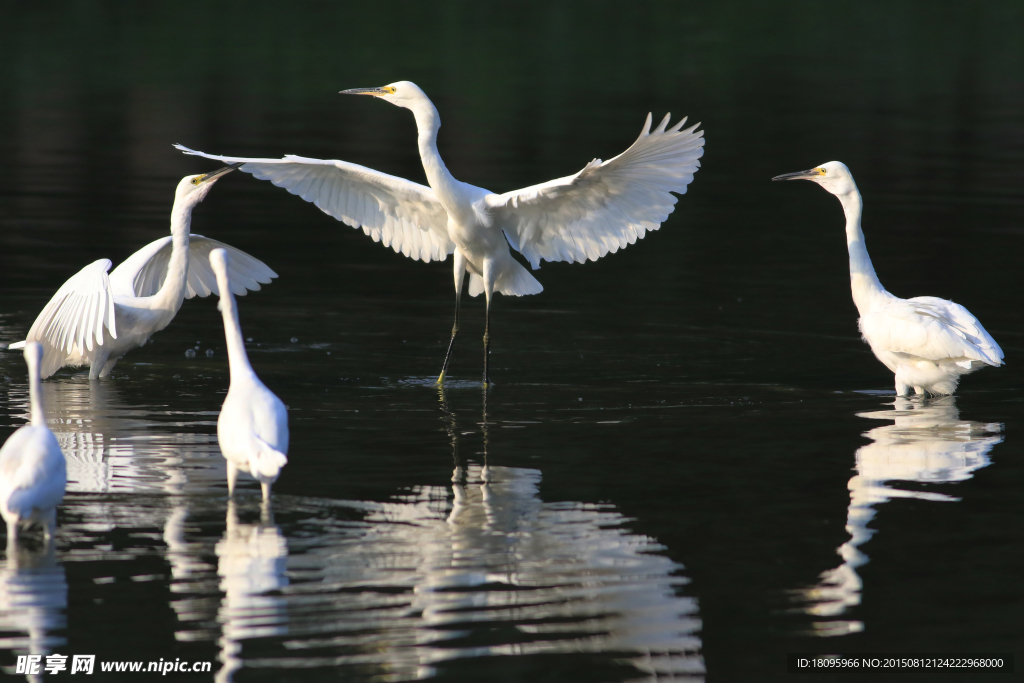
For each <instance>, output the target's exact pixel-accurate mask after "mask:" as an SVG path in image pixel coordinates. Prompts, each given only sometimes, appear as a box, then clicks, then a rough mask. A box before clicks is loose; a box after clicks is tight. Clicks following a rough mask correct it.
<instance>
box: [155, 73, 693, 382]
mask: <svg viewBox="0 0 1024 683" xmlns="http://www.w3.org/2000/svg"><path fill="white" fill-rule="evenodd" d="M342 93H345V94H353V95H370V96H373V97H377V98H380V99H382V100H384V101H386V102H390V103H392V104H394V105H397V106H399V107H403V108H405V109H409V110H410V111H412V113H413V116H414V117H415V118H416V127H417V130H418V131H419V152H420V159H421V160H422V162H423V170H424V171H425V173H426V176H427V183H428V184H429V185H430V187H424V186H423V185H420V184H418V183H414V182H410V181H408V180H404V179H402V178H396V177H395V176H391V175H387V174H385V173H380V172H379V171H374V170H372V169H369V168H365V167H363V166H358V165H356V164H351V163H348V162H345V161H337V160H330V161H324V160H321V159H308V158H304V157H298V156H292V155H288V156H285V157H284V158H283V159H248V158H243V157H226V156H217V155H214V154H206V153H204V152H196V151H194V150H191V149H188V148H187V147H183V146H181V145H175V146H176V147H177V148H178V149H180V150H182V151H184V152H186V153H187V154H196V155H198V156H202V157H206V158H208V159H217V160H221V161H227V162H232V163H238V162H241V163H242V164H243V165H242V166H241V170H242V171H245V172H246V173H252V174H253V175H254V176H256V177H257V178H260V179H261V180H270V181H271V182H272V183H274V184H275V185H277V186H279V187H283V188H285V189H286V190H288V191H289V192H291V193H292V194H297V195H299V196H300V197H302V198H303V199H305V200H306V201H308V202H313V203H314V204H316V206H318V207H319V208H320V209H321V210H322V211H323V212H324V213H327V214H328V215H330V216H333V217H334V218H336V219H338V220H340V221H342V222H344V223H346V224H347V225H350V226H352V227H354V228H360V227H361V228H362V229H363V232H364V233H366V234H367V235H369V236H370V237H372V238H373V239H374V241H381V242H383V243H384V245H385V246H390V247H391V248H392V249H394V250H395V251H396V252H399V253H402V254H405V255H406V256H409V257H410V258H415V259H420V260H422V261H433V260H438V261H443V260H444V259H445V258H447V256H448V254H451V253H454V254H455V259H454V261H455V263H454V270H455V324H454V325H453V326H452V336H451V341H450V342H449V344H448V352H447V353H446V354H445V359H444V364H443V365H442V367H441V375H440V377H438V383H443V382H444V377H445V373H446V372H447V369H448V361H449V359H450V358H451V352H452V346H453V344H454V343H455V335H456V334H457V333H458V331H459V299H460V296H461V294H462V285H463V281H464V279H465V274H466V271H469V274H470V277H469V294H470V296H477V295H478V294H480V293H481V292H483V294H484V296H485V297H486V300H487V314H486V315H487V318H486V323H485V326H484V384H486V383H487V356H488V351H489V345H490V334H489V328H490V310H491V296H492V294H493V293H494V292H500V293H502V294H510V295H513V296H523V295H526V294H538V293H540V292H541V291H542V290H543V287H541V285H540V283H539V282H537V280H536V279H534V277H533V276H532V275H530V273H529V272H528V271H527V270H526V269H525V268H523V267H522V266H521V265H520V264H519V262H518V261H516V260H515V259H514V258H513V257H512V255H511V254H510V253H509V245H511V246H512V248H514V249H516V250H517V251H519V252H520V253H522V254H523V256H525V257H526V260H527V261H529V262H530V264H531V265H532V266H533V268H534V269H537V268H539V267H540V262H541V260H547V261H575V262H577V263H583V262H584V261H587V260H591V261H596V260H597V259H599V258H601V257H602V256H604V255H605V254H607V253H609V252H615V251H618V250H619V249H620V248H623V247H625V246H626V245H627V244H633V243H634V242H636V240H638V239H640V238H642V237H643V236H644V235H645V234H646V232H647V231H648V230H657V229H658V228H659V227H660V225H661V223H662V222H663V221H664V220H665V219H666V218H668V215H669V214H670V213H671V212H672V210H673V208H674V207H675V203H676V201H678V200H677V198H676V197H675V196H673V195H672V194H671V193H673V192H675V193H676V194H684V193H685V192H686V186H687V185H689V184H690V182H692V181H693V174H694V173H695V172H696V171H697V169H698V168H699V167H700V162H699V161H698V159H699V158H700V157H701V155H702V153H703V145H704V138H703V131H696V130H695V129H696V128H697V126H696V125H694V126H690V127H689V128H687V129H685V130H681V129H682V127H683V124H684V123H685V122H686V119H685V118H684V119H682V120H681V121H679V122H678V123H676V124H675V125H674V126H672V127H671V128H669V127H668V124H669V116H668V115H666V116H665V118H664V119H663V120H662V122H661V123H660V124H659V125H658V127H657V128H655V129H654V130H653V131H652V130H651V116H650V114H648V115H647V122H646V123H645V124H644V128H643V131H641V133H640V137H639V138H638V139H637V141H636V142H634V143H633V145H632V146H631V147H630V148H629V149H627V150H626V151H625V152H623V153H622V154H620V155H618V156H617V157H615V158H614V159H610V160H608V161H601V160H600V159H594V160H593V161H591V162H590V163H589V164H587V165H586V166H584V167H583V170H581V171H580V172H579V173H576V174H573V175H570V176H566V177H564V178H558V179H556V180H551V181H549V182H546V183H542V184H540V185H534V186H532V187H527V188H524V189H522V190H515V191H513V192H506V193H505V194H493V193H491V192H489V191H487V190H484V189H481V188H479V187H474V186H472V185H469V184H466V183H463V182H460V181H458V180H456V179H455V178H453V177H452V174H451V173H449V172H448V169H447V168H446V167H445V165H444V162H443V161H442V160H441V156H440V155H439V154H438V152H437V131H438V129H439V128H440V127H441V119H440V118H439V116H438V113H437V109H435V108H434V105H433V104H432V103H431V101H430V100H429V99H428V98H427V96H426V95H425V94H424V93H423V91H422V90H420V89H419V87H418V86H416V84H414V83H410V82H408V81H399V82H397V83H392V84H390V85H386V86H384V87H382V88H356V89H354V90H343V91H342ZM697 125H699V124H697Z"/></svg>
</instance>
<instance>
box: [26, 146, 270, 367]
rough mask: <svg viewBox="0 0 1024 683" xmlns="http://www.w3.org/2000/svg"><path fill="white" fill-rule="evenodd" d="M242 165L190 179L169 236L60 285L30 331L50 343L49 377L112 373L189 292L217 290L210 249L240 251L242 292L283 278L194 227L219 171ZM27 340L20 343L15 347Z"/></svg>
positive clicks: (237, 270) (237, 277)
mask: <svg viewBox="0 0 1024 683" xmlns="http://www.w3.org/2000/svg"><path fill="white" fill-rule="evenodd" d="M237 166H238V164H236V165H235V166H226V167H224V168H221V169H218V170H216V171H213V172H211V173H206V174H203V175H192V176H186V177H185V178H182V179H181V182H180V183H178V188H177V190H176V191H175V193H174V206H173V207H172V208H171V234H170V235H169V236H168V237H164V238H162V239H158V240H157V241H155V242H152V243H150V244H147V245H146V246H145V247H143V248H142V249H139V250H138V251H137V252H135V253H134V254H132V255H131V256H129V257H128V258H127V259H126V260H125V261H124V262H123V263H122V264H121V265H119V266H118V267H117V268H115V269H114V271H113V272H112V273H110V274H109V275H107V271H108V270H110V266H111V263H110V260H109V259H100V260H99V261H95V262H93V263H91V264H89V265H88V266H86V267H85V268H83V269H82V270H80V271H78V273H77V274H75V275H74V276H73V277H72V278H71V279H70V280H68V281H67V282H65V283H64V284H63V285H62V286H61V288H60V289H58V290H57V293H56V294H54V295H53V298H52V299H50V303H48V304H46V308H44V309H43V312H42V313H40V314H39V317H37V318H36V320H35V322H34V323H33V324H32V327H31V329H29V332H28V336H27V338H26V341H38V342H39V343H40V344H42V346H43V350H44V353H43V361H42V365H41V367H40V370H41V374H42V377H43V379H46V378H47V377H49V376H50V375H52V374H53V373H55V372H57V370H60V369H61V368H62V367H64V366H65V365H71V366H79V365H86V364H88V365H89V366H90V367H89V379H96V378H97V377H106V376H107V375H109V374H110V371H111V370H113V369H114V365H115V364H117V361H118V360H119V359H120V358H121V356H123V355H124V354H125V353H127V352H128V351H131V350H132V349H134V348H135V347H137V346H142V345H144V344H145V343H146V342H147V341H148V340H149V338H150V336H152V335H153V334H154V333H156V332H159V331H160V330H162V329H164V328H165V327H167V326H168V325H169V324H170V322H171V321H172V320H174V316H175V315H177V314H178V309H180V308H181V304H182V302H183V301H184V300H185V299H191V298H192V297H194V296H196V295H198V296H208V295H209V294H210V293H211V292H213V293H217V281H216V279H215V278H214V277H213V274H212V273H211V272H210V268H209V254H210V251H211V250H213V249H215V248H218V247H220V248H224V249H228V250H230V251H231V253H232V254H233V255H234V263H235V266H234V272H233V273H232V282H233V283H234V287H235V289H234V290H233V291H234V292H235V293H236V294H238V295H244V294H245V292H246V289H251V290H254V291H255V290H258V289H260V285H259V283H261V282H262V283H264V284H266V283H269V282H270V280H271V278H275V277H277V273H275V272H274V271H273V270H271V269H270V268H269V267H268V266H267V264H265V263H263V262H262V261H259V260H258V259H255V258H253V257H252V256H249V255H248V254H246V253H245V252H243V251H239V250H238V249H235V248H234V247H231V246H228V245H226V244H224V243H223V242H218V241H216V240H211V239H209V238H206V237H203V236H202V235H192V234H190V226H191V223H192V210H193V209H194V208H195V207H196V205H197V204H199V202H201V201H203V199H204V198H205V197H206V195H207V194H208V193H209V192H210V188H212V187H213V184H214V183H215V182H217V179H218V178H220V177H221V176H223V175H224V174H225V173H229V172H230V171H233V170H234V169H235V168H236V167H237ZM104 328H106V332H105V333H104ZM24 345H25V342H18V343H16V344H11V346H10V347H9V348H11V349H17V348H22V347H24Z"/></svg>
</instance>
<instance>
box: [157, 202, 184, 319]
mask: <svg viewBox="0 0 1024 683" xmlns="http://www.w3.org/2000/svg"><path fill="white" fill-rule="evenodd" d="M192 208H193V205H192V204H191V203H190V202H183V201H180V200H177V199H176V200H175V201H174V207H173V208H172V209H171V259H170V261H168V263H167V275H166V276H165V277H164V282H163V284H162V285H161V286H160V289H159V290H158V291H157V293H156V294H154V295H153V296H152V297H151V302H152V304H153V308H161V309H167V310H168V311H171V312H173V313H177V312H178V309H179V308H181V303H182V302H183V301H184V300H185V285H186V282H187V281H188V246H189V244H188V243H189V235H190V234H191V232H192Z"/></svg>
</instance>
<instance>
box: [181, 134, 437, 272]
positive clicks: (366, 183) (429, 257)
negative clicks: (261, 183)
mask: <svg viewBox="0 0 1024 683" xmlns="http://www.w3.org/2000/svg"><path fill="white" fill-rule="evenodd" d="M175 147H176V148H178V149H180V150H181V151H183V152H185V153H186V154H195V155H197V156H201V157H205V158H207V159H216V160H218V161H224V162H226V163H237V162H243V163H244V165H243V166H241V167H240V168H239V170H240V171H245V172H246V173H252V174H253V175H254V176H255V177H257V178H259V179H260V180H269V181H270V182H272V183H274V184H275V185H277V186H278V187H283V188H284V189H286V190H288V191H289V192H291V193H292V194H295V195H298V196H300V197H302V198H303V199H305V200H306V201H307V202H312V203H313V204H316V206H317V207H319V208H320V210H321V211H323V212H324V213H326V214H327V215H329V216H333V217H334V218H336V219H338V220H339V221H341V222H343V223H345V224H346V225H351V226H352V227H353V228H362V229H363V232H364V233H366V234H367V235H369V236H370V237H372V238H373V241H374V242H383V243H384V246H386V247H391V248H392V249H394V250H395V251H396V252H398V253H399V254H405V255H406V256H408V257H409V258H414V259H419V260H421V261H443V260H445V259H446V258H447V257H448V254H450V253H452V252H453V251H455V244H454V243H453V242H452V241H451V240H450V239H449V238H448V213H447V212H446V211H445V210H444V207H443V206H441V203H440V202H439V201H438V200H437V196H436V195H434V191H433V190H431V189H430V188H429V187H425V186H423V185H420V184H418V183H414V182H411V181H408V180H405V179H403V178H397V177H395V176H392V175H388V174H386V173H380V172H379V171H374V170H373V169H370V168H366V167H365V166H359V165H358V164H350V163H348V162H347V161H338V160H336V159H335V160H323V159H308V158H305V157H297V156H293V155H290V154H289V155H287V156H285V157H284V158H283V159H247V158H243V157H224V156H216V155H214V154H206V153H204V152H196V151H194V150H191V149H189V148H187V147H183V146H182V145H175Z"/></svg>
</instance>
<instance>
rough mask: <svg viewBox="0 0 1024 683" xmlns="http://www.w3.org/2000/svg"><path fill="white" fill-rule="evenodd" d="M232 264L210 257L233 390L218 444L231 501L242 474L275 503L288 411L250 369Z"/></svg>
mask: <svg viewBox="0 0 1024 683" xmlns="http://www.w3.org/2000/svg"><path fill="white" fill-rule="evenodd" d="M229 264H230V259H229V257H228V255H227V252H225V251H224V250H223V249H214V250H213V251H212V252H211V253H210V265H211V266H213V272H214V273H216V274H217V284H218V285H220V292H221V295H220V304H219V305H218V308H220V311H221V314H222V315H223V317H224V337H225V338H226V340H227V347H228V366H229V368H230V371H231V385H230V386H229V387H228V395H227V397H226V398H225V399H224V405H223V406H222V407H221V409H220V417H218V418H217V441H218V442H219V443H220V450H221V453H223V454H224V459H225V460H227V461H228V495H229V496H230V495H234V492H235V479H236V478H237V477H238V472H239V470H241V471H242V472H248V473H249V474H251V475H252V476H253V477H254V478H255V479H256V480H257V481H259V482H260V487H261V488H262V489H263V499H264V500H269V498H270V485H271V484H272V483H274V482H275V481H277V476H278V474H280V472H281V468H282V467H284V466H285V463H287V462H288V458H287V457H286V455H285V454H286V453H288V409H287V408H285V405H284V403H282V402H281V399H279V398H278V397H277V396H275V395H274V393H273V392H272V391H270V389H267V387H266V385H264V384H263V382H261V381H260V378H259V377H257V376H256V372H255V371H254V370H253V369H252V365H250V364H249V356H248V354H246V352H245V342H244V341H243V340H242V328H241V326H240V325H239V323H238V305H237V304H236V303H235V297H234V296H232V294H231V292H232V291H233V289H232V287H231V280H230V277H229V275H228V269H229V268H230V265H229Z"/></svg>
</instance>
